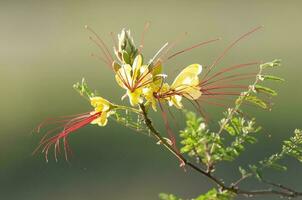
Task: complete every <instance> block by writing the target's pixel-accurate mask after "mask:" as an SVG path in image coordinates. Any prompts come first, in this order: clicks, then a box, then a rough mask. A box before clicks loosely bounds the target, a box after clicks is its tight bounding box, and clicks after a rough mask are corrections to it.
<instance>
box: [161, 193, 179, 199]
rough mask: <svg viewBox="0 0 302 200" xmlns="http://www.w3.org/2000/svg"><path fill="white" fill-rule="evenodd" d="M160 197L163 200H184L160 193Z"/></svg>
mask: <svg viewBox="0 0 302 200" xmlns="http://www.w3.org/2000/svg"><path fill="white" fill-rule="evenodd" d="M158 196H159V198H160V199H161V200H182V199H180V198H177V197H176V196H175V195H173V194H166V193H160V194H159V195H158Z"/></svg>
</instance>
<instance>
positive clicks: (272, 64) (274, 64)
mask: <svg viewBox="0 0 302 200" xmlns="http://www.w3.org/2000/svg"><path fill="white" fill-rule="evenodd" d="M280 66H281V60H280V59H275V60H273V61H271V62H267V63H263V64H261V65H260V67H261V68H262V69H265V68H273V67H280Z"/></svg>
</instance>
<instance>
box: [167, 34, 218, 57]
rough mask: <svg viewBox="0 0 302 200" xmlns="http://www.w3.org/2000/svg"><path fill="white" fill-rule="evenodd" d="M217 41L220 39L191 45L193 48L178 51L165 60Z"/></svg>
mask: <svg viewBox="0 0 302 200" xmlns="http://www.w3.org/2000/svg"><path fill="white" fill-rule="evenodd" d="M218 40H220V38H216V39H212V40H207V41H205V42H201V43H198V44H195V45H193V46H191V47H188V48H185V49H183V50H180V51H178V52H176V53H174V54H172V55H170V56H168V58H167V60H170V59H171V58H173V57H175V56H177V55H179V54H182V53H185V52H187V51H190V50H192V49H195V48H198V47H200V46H202V45H205V44H209V43H212V42H216V41H218Z"/></svg>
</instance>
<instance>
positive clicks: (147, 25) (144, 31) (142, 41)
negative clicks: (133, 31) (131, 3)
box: [138, 22, 150, 54]
mask: <svg viewBox="0 0 302 200" xmlns="http://www.w3.org/2000/svg"><path fill="white" fill-rule="evenodd" d="M149 26H150V22H146V23H145V26H144V30H143V33H142V37H141V42H140V45H139V48H138V52H139V54H140V53H141V52H142V50H143V48H144V43H145V34H146V33H147V31H148V29H149Z"/></svg>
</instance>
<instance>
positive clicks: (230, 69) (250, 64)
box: [200, 62, 260, 85]
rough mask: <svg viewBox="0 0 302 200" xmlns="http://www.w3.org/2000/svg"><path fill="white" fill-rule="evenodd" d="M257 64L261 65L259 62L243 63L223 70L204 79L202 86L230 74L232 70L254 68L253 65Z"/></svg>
mask: <svg viewBox="0 0 302 200" xmlns="http://www.w3.org/2000/svg"><path fill="white" fill-rule="evenodd" d="M256 64H260V63H259V62H251V63H243V64H238V65H234V66H231V67H227V68H224V69H221V70H219V71H218V72H217V73H215V74H213V75H212V76H211V77H209V78H207V79H204V80H203V81H202V82H201V83H200V84H201V85H202V84H204V83H206V82H208V81H210V80H212V79H213V78H215V77H218V76H220V75H222V74H224V73H226V72H229V71H232V70H235V69H241V68H244V67H249V66H253V65H256Z"/></svg>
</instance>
